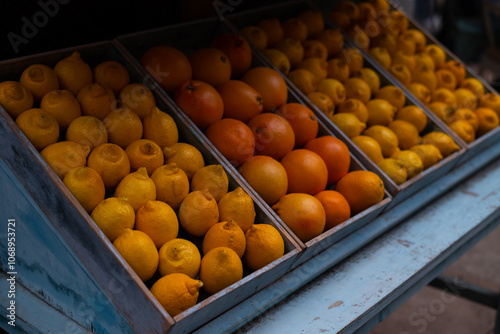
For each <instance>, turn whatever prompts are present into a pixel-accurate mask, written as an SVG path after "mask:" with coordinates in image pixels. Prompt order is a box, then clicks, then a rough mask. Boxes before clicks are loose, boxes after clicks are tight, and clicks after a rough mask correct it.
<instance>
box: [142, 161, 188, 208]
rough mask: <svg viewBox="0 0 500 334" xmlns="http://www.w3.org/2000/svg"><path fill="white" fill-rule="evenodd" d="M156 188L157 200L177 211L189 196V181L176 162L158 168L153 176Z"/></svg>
mask: <svg viewBox="0 0 500 334" xmlns="http://www.w3.org/2000/svg"><path fill="white" fill-rule="evenodd" d="M151 180H153V182H154V183H155V186H156V199H157V200H159V201H163V202H165V203H167V204H168V205H170V206H171V207H172V209H174V210H177V209H178V208H179V206H180V205H181V203H182V201H183V200H184V197H186V196H187V194H189V179H188V177H187V175H186V173H185V172H184V171H183V170H182V169H180V168H179V167H177V164H176V163H175V162H171V163H169V164H166V165H163V166H161V167H158V168H157V169H156V170H155V171H154V172H153V174H152V175H151Z"/></svg>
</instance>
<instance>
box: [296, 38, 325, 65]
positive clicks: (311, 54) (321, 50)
mask: <svg viewBox="0 0 500 334" xmlns="http://www.w3.org/2000/svg"><path fill="white" fill-rule="evenodd" d="M302 48H303V49H304V59H307V58H319V59H321V60H327V58H328V50H327V49H326V46H325V45H324V44H323V43H321V42H320V41H315V40H313V39H310V40H307V41H304V42H302Z"/></svg>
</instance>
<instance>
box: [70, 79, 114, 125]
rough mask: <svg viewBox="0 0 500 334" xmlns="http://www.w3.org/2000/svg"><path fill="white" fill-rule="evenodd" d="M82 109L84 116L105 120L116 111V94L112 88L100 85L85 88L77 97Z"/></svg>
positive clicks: (94, 84) (93, 84)
mask: <svg viewBox="0 0 500 334" xmlns="http://www.w3.org/2000/svg"><path fill="white" fill-rule="evenodd" d="M76 98H77V99H78V102H80V106H81V107H82V115H83V116H95V117H97V118H98V119H103V118H105V117H106V116H108V114H109V113H110V112H111V111H112V110H115V109H116V99H115V94H114V93H113V91H112V90H111V88H109V87H106V86H103V85H101V84H98V83H92V84H90V85H87V86H85V87H83V88H82V89H81V90H80V92H79V93H78V95H77V96H76Z"/></svg>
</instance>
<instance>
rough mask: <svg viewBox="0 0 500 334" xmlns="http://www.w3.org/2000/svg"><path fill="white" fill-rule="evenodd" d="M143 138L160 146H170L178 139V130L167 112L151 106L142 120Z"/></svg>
mask: <svg viewBox="0 0 500 334" xmlns="http://www.w3.org/2000/svg"><path fill="white" fill-rule="evenodd" d="M142 125H143V128H144V133H143V138H144V139H150V140H152V141H154V142H155V143H156V144H158V145H159V146H160V147H165V146H171V145H173V144H175V143H177V141H178V140H179V132H178V130H177V125H176V124H175V121H174V119H173V118H172V116H170V115H169V114H167V113H165V112H163V111H161V110H160V109H158V108H157V107H153V109H152V110H151V112H150V113H149V115H147V116H146V117H144V119H143V120H142Z"/></svg>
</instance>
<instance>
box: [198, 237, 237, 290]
mask: <svg viewBox="0 0 500 334" xmlns="http://www.w3.org/2000/svg"><path fill="white" fill-rule="evenodd" d="M242 278H243V264H242V262H241V259H240V257H239V256H238V254H236V252H235V251H233V250H232V249H231V248H227V247H217V248H213V249H212V250H210V251H209V252H208V253H207V254H205V256H204V257H203V258H202V259H201V268H200V279H201V281H202V282H203V289H204V290H205V291H206V292H207V293H208V294H210V295H212V294H214V293H217V292H219V291H220V290H222V289H224V288H227V287H228V286H230V285H232V284H234V283H236V282H238V281H239V280H240V279H242Z"/></svg>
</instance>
